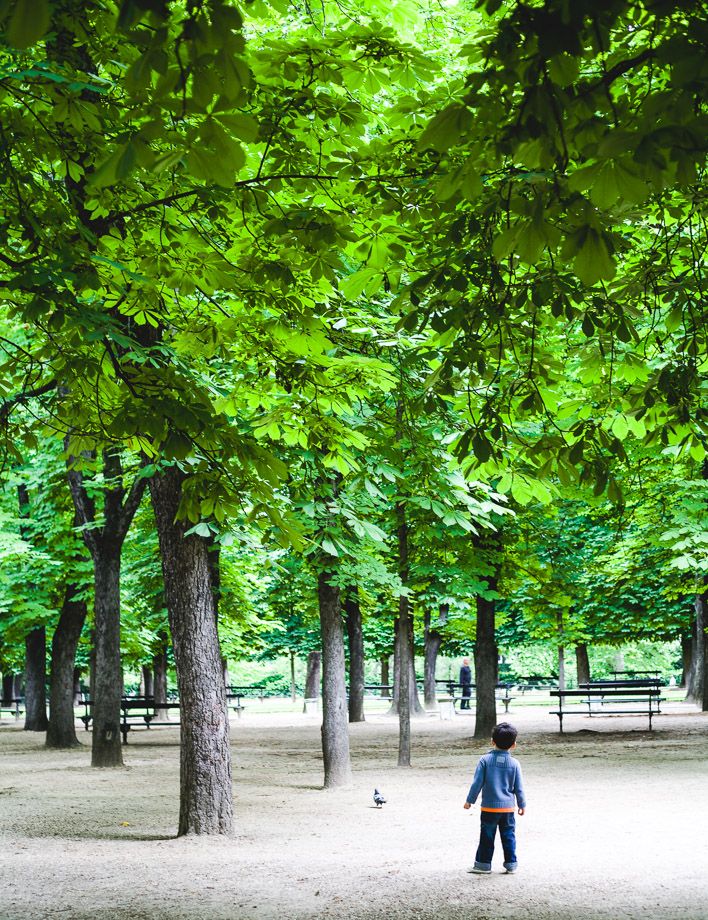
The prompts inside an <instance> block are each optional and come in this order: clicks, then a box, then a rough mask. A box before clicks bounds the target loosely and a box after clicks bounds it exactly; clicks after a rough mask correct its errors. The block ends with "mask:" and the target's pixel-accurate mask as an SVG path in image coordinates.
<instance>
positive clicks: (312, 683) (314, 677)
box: [305, 649, 322, 700]
mask: <svg viewBox="0 0 708 920" xmlns="http://www.w3.org/2000/svg"><path fill="white" fill-rule="evenodd" d="M321 666H322V653H321V652H320V650H319V649H317V651H314V652H310V654H309V655H308V656H307V676H306V677H305V699H306V700H317V699H319V698H320V676H321V675H320V672H321Z"/></svg>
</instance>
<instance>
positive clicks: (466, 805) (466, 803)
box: [464, 802, 472, 811]
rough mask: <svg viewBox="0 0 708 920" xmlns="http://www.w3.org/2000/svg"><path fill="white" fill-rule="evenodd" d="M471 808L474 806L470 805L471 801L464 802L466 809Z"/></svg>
mask: <svg viewBox="0 0 708 920" xmlns="http://www.w3.org/2000/svg"><path fill="white" fill-rule="evenodd" d="M470 808H472V806H471V805H470V803H469V802H465V804H464V809H465V811H468V810H469V809H470Z"/></svg>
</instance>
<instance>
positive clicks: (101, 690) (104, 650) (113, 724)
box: [91, 541, 123, 767]
mask: <svg viewBox="0 0 708 920" xmlns="http://www.w3.org/2000/svg"><path fill="white" fill-rule="evenodd" d="M93 572H94V590H95V594H94V655H95V678H94V680H95V690H94V696H93V706H92V714H93V719H92V722H91V724H92V727H93V737H92V743H91V766H93V767H120V766H122V764H123V753H122V750H121V734H120V720H121V709H120V702H121V697H122V695H123V669H122V666H121V660H120V546H117V547H116V546H111V544H110V542H109V541H103V542H102V543H101V546H100V549H99V550H98V551H97V552H96V554H95V556H94V564H93Z"/></svg>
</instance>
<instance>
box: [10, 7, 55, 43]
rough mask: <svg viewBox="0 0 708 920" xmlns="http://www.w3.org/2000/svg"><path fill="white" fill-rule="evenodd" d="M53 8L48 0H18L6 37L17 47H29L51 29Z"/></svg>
mask: <svg viewBox="0 0 708 920" xmlns="http://www.w3.org/2000/svg"><path fill="white" fill-rule="evenodd" d="M51 16H52V10H51V7H50V5H49V2H48V0H17V3H16V5H15V9H14V11H13V13H12V16H11V18H10V22H9V25H8V27H7V32H6V33H5V37H6V38H7V41H8V42H9V44H11V45H12V46H13V47H15V48H20V49H24V48H29V47H30V46H31V45H34V44H35V43H36V42H38V41H39V40H40V38H42V36H43V35H44V34H45V32H47V30H48V29H49V24H50V22H51Z"/></svg>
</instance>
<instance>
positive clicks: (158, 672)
mask: <svg viewBox="0 0 708 920" xmlns="http://www.w3.org/2000/svg"><path fill="white" fill-rule="evenodd" d="M152 670H153V674H154V682H153V691H154V696H155V716H156V718H157V719H159V721H160V722H163V721H165V720H166V719H169V717H170V715H169V713H170V710H169V709H163V708H160V704H161V703H163V704H164V703H166V702H167V651H166V649H164V648H163V650H162V651H161V652H158V653H157V654H156V655H155V657H154V658H153V661H152Z"/></svg>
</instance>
